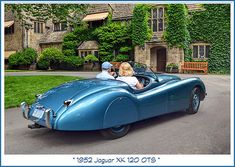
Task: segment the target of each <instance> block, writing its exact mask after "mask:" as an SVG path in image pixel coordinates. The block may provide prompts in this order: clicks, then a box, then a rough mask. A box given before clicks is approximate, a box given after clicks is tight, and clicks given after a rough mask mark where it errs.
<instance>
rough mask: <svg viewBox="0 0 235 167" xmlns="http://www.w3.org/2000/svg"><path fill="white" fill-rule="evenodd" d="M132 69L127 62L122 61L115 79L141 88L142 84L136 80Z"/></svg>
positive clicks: (135, 87)
mask: <svg viewBox="0 0 235 167" xmlns="http://www.w3.org/2000/svg"><path fill="white" fill-rule="evenodd" d="M133 74H134V70H133V68H132V67H131V65H130V64H129V63H127V62H124V63H122V64H121V65H120V67H119V76H120V77H118V78H117V80H120V81H123V82H126V83H127V84H128V85H130V86H131V87H132V88H133V89H142V88H143V85H142V84H141V83H140V82H139V81H138V79H137V78H136V77H134V76H133Z"/></svg>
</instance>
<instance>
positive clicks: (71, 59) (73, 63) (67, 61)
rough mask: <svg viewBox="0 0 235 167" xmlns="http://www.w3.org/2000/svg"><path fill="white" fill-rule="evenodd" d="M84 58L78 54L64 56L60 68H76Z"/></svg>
mask: <svg viewBox="0 0 235 167" xmlns="http://www.w3.org/2000/svg"><path fill="white" fill-rule="evenodd" d="M83 62H84V60H83V59H82V58H81V57H79V56H64V59H63V60H62V62H61V65H60V68H61V69H64V70H72V69H78V68H79V66H80V65H82V64H83Z"/></svg>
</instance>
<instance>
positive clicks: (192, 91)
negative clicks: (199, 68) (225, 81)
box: [21, 63, 206, 139]
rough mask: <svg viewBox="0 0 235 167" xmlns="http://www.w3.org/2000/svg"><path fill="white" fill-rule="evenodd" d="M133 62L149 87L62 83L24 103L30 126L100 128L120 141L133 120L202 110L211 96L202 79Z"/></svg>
mask: <svg viewBox="0 0 235 167" xmlns="http://www.w3.org/2000/svg"><path fill="white" fill-rule="evenodd" d="M132 65H133V69H134V71H135V77H137V79H138V80H139V81H140V82H141V83H142V84H143V85H144V88H143V89H140V90H134V89H132V88H131V87H130V86H129V85H127V84H126V83H125V82H122V81H119V80H114V79H108V80H102V79H85V80H77V81H72V82H68V83H65V84H62V85H60V86H58V87H55V88H53V89H51V90H49V91H47V92H46V93H44V94H40V95H37V96H36V101H35V103H33V104H32V105H31V106H28V105H27V104H26V103H25V102H22V103H21V109H22V112H23V116H24V118H26V119H28V120H31V121H33V122H34V124H32V125H29V128H32V129H34V128H40V127H47V128H50V129H52V130H62V131H87V130H100V131H101V134H103V135H104V136H105V137H108V138H111V139H115V138H119V137H122V136H124V135H126V134H127V133H128V131H129V129H130V124H132V123H134V122H137V121H140V120H144V119H147V118H152V117H155V116H159V115H163V114H167V113H171V112H177V111H185V112H187V113H190V114H194V113H197V112H198V109H199V106H200V101H202V100H204V98H205V95H206V89H205V85H204V84H203V82H202V81H201V80H200V79H199V78H187V79H180V78H179V77H177V76H174V75H167V74H156V73H154V72H153V71H152V70H151V69H150V68H148V67H147V66H145V65H141V64H137V63H132Z"/></svg>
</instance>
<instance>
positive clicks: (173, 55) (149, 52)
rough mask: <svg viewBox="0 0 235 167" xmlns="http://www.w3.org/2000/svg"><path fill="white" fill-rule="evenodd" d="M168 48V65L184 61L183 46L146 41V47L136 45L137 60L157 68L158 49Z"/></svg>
mask: <svg viewBox="0 0 235 167" xmlns="http://www.w3.org/2000/svg"><path fill="white" fill-rule="evenodd" d="M161 48H165V49H166V65H167V64H170V63H175V64H178V65H179V67H180V63H181V62H183V61H184V51H183V49H182V48H169V47H168V46H167V44H166V43H163V42H161V43H159V42H150V43H145V47H139V46H136V47H135V61H136V62H139V63H144V64H146V65H148V66H151V67H152V68H153V69H157V49H161Z"/></svg>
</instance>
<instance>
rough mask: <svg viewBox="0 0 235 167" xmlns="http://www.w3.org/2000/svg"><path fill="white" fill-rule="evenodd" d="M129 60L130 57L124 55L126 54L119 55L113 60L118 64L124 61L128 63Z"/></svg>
mask: <svg viewBox="0 0 235 167" xmlns="http://www.w3.org/2000/svg"><path fill="white" fill-rule="evenodd" d="M128 60H129V56H128V55H124V54H119V55H117V56H116V57H115V58H114V59H113V61H117V62H123V61H128Z"/></svg>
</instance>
